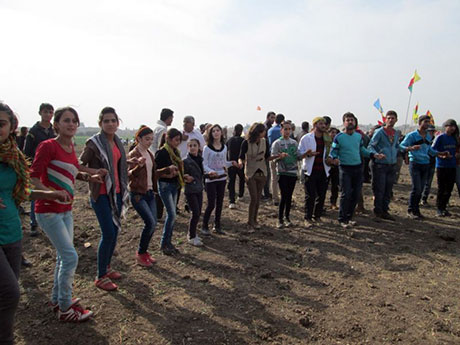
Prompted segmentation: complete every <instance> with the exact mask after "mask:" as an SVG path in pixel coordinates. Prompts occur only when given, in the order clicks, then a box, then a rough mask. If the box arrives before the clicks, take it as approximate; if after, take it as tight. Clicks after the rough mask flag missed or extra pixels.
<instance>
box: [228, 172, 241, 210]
mask: <svg viewBox="0 0 460 345" xmlns="http://www.w3.org/2000/svg"><path fill="white" fill-rule="evenodd" d="M237 176H238V180H239V181H238V198H242V197H243V196H244V184H245V180H244V168H241V169H240V168H238V167H230V168H228V197H229V199H230V205H234V204H235V201H236V192H235V185H236V177H237ZM230 208H233V207H232V206H230Z"/></svg>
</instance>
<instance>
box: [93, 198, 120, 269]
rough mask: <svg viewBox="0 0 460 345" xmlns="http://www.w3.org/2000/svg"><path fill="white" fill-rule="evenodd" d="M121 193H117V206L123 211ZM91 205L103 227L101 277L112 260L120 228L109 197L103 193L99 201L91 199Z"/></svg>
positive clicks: (100, 243)
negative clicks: (114, 217) (113, 218)
mask: <svg viewBox="0 0 460 345" xmlns="http://www.w3.org/2000/svg"><path fill="white" fill-rule="evenodd" d="M121 203H122V200H121V194H117V207H118V210H119V211H121ZM91 206H92V207H93V209H94V212H95V213H96V217H97V220H98V222H99V226H100V227H101V234H102V236H101V241H100V242H99V247H98V249H97V276H98V278H101V277H103V276H105V275H106V274H107V267H108V266H110V262H111V261H112V256H113V252H114V250H115V247H116V245H117V237H118V228H117V227H116V225H115V223H114V222H113V220H112V208H111V206H110V200H109V197H108V196H107V195H106V194H101V195H99V197H98V198H97V201H93V200H91Z"/></svg>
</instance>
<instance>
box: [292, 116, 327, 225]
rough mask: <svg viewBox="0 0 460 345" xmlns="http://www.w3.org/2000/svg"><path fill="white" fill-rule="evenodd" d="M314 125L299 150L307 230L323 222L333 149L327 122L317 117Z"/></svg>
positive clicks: (300, 144) (302, 140) (301, 141)
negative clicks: (327, 162)
mask: <svg viewBox="0 0 460 345" xmlns="http://www.w3.org/2000/svg"><path fill="white" fill-rule="evenodd" d="M312 124H313V131H312V132H310V133H308V134H305V135H304V136H303V137H302V139H301V140H300V143H299V148H298V150H299V154H300V155H302V158H303V161H302V171H303V173H304V174H305V182H304V184H305V216H304V218H305V227H306V228H307V229H309V228H311V227H313V225H314V222H319V221H320V220H321V215H322V213H323V208H324V199H325V197H326V191H327V181H328V180H327V179H328V176H329V170H330V166H329V165H328V164H326V158H327V157H328V156H329V152H330V149H331V140H330V136H329V135H326V134H327V133H326V127H327V126H326V121H325V120H324V118H322V117H315V118H314V119H313V122H312Z"/></svg>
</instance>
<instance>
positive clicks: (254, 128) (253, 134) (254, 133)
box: [246, 122, 265, 143]
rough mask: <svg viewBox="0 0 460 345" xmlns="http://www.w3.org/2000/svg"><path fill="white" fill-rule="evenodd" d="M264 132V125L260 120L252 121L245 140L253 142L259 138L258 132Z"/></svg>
mask: <svg viewBox="0 0 460 345" xmlns="http://www.w3.org/2000/svg"><path fill="white" fill-rule="evenodd" d="M263 132H265V126H264V125H263V123H261V122H254V123H253V124H252V125H251V127H250V128H249V131H248V134H247V136H246V140H247V141H248V142H250V143H255V142H257V140H258V139H259V138H260V133H263Z"/></svg>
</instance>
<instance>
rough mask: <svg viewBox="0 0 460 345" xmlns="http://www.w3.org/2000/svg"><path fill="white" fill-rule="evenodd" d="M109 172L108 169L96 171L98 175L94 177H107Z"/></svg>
mask: <svg viewBox="0 0 460 345" xmlns="http://www.w3.org/2000/svg"><path fill="white" fill-rule="evenodd" d="M108 173H109V172H108V170H107V169H103V168H101V169H97V170H96V173H95V174H94V175H100V176H101V177H104V176H105V175H107V174H108Z"/></svg>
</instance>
